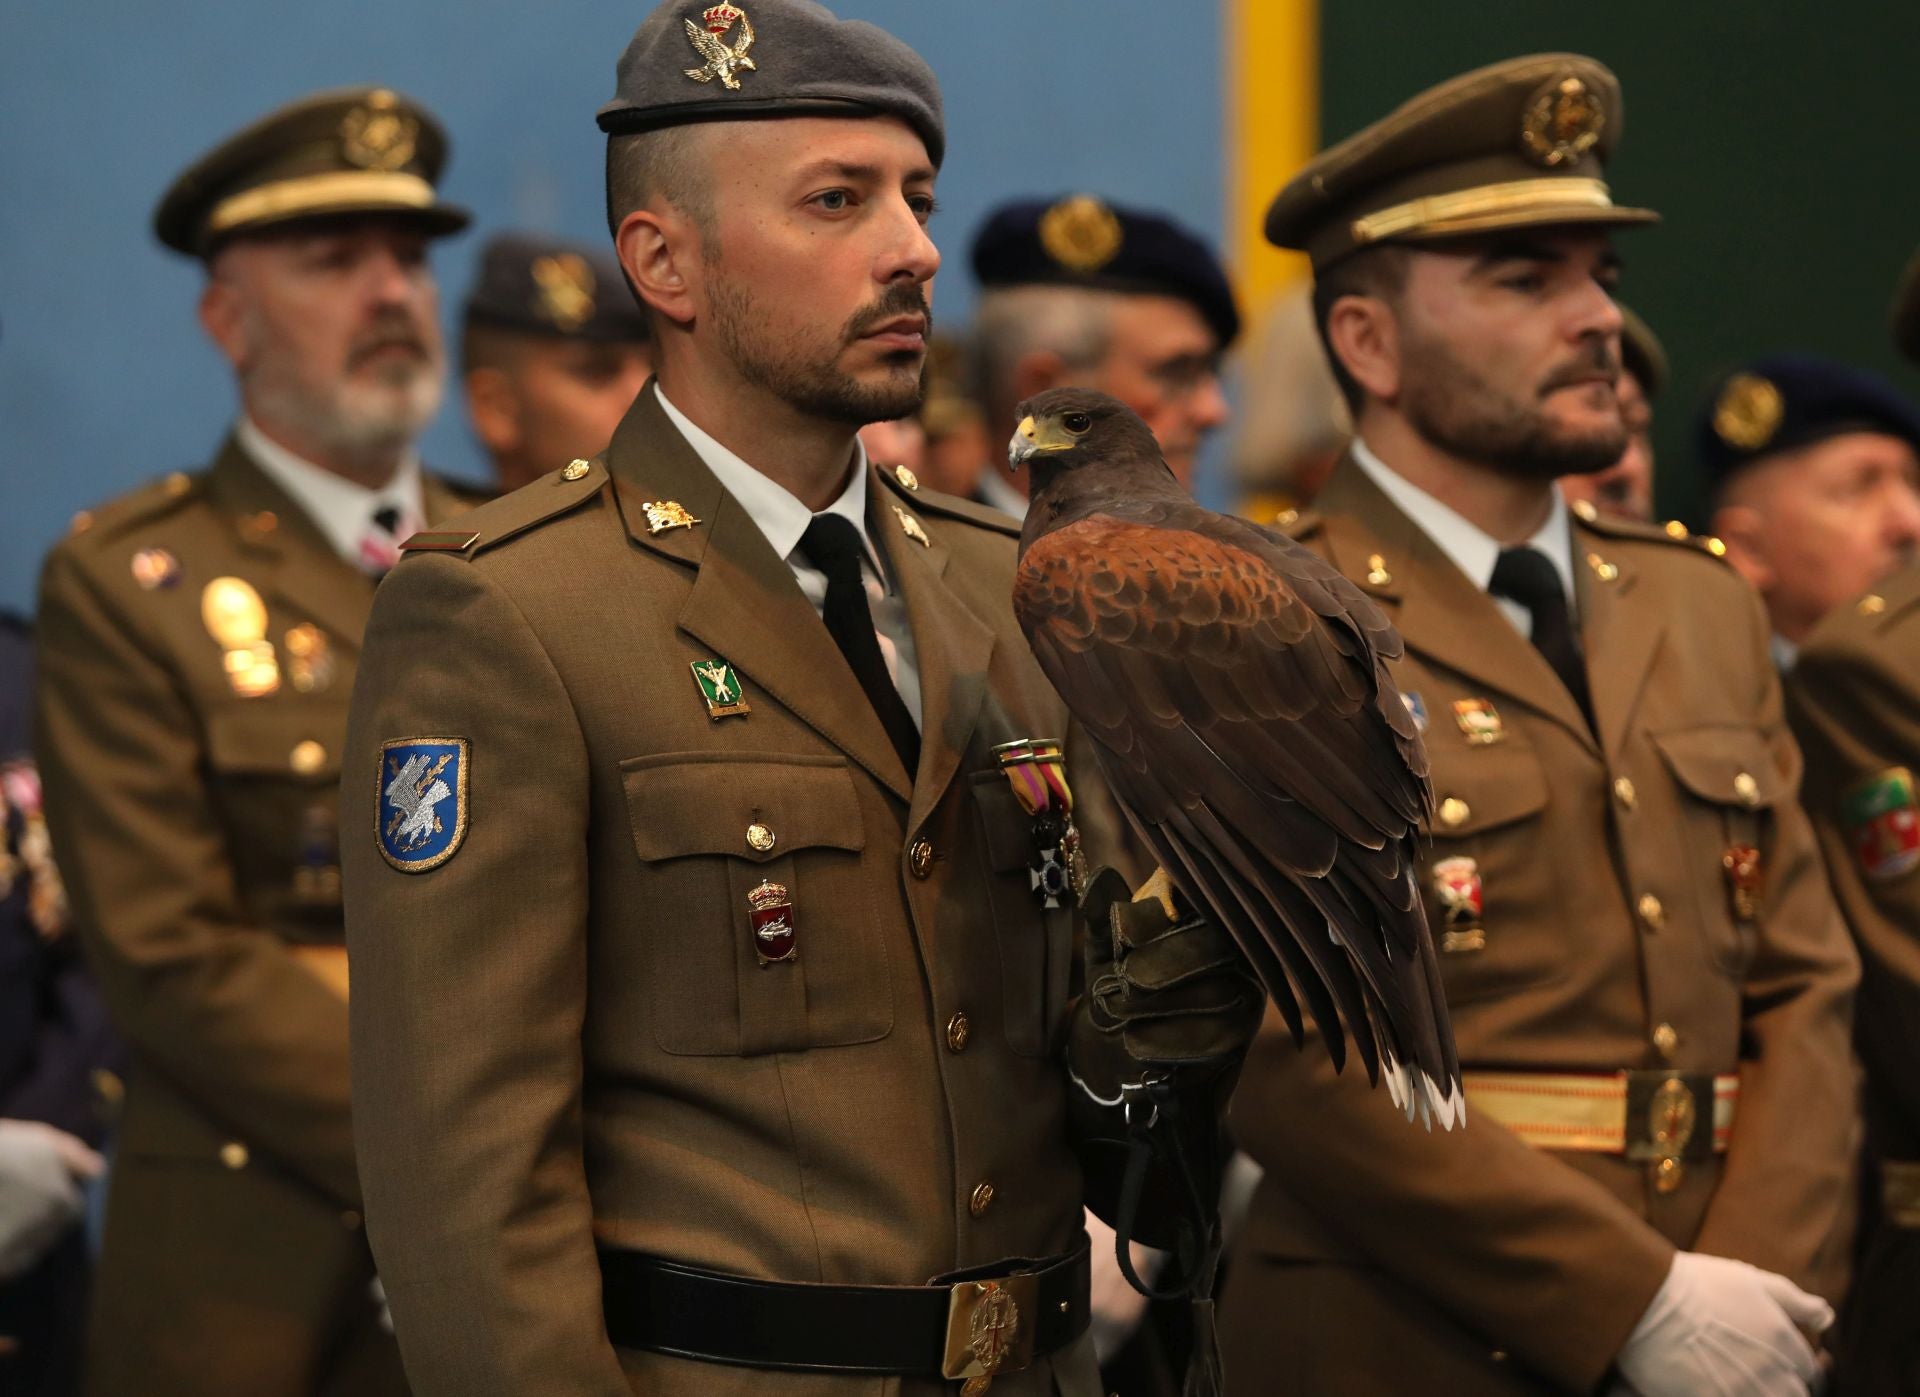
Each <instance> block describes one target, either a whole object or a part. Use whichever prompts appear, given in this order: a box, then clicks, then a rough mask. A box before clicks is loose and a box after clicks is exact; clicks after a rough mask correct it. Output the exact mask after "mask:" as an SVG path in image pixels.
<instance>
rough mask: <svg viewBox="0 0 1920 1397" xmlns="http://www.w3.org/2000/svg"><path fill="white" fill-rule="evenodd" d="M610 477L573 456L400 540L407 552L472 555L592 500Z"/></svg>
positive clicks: (600, 467) (602, 469)
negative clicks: (444, 523)
mask: <svg viewBox="0 0 1920 1397" xmlns="http://www.w3.org/2000/svg"><path fill="white" fill-rule="evenodd" d="M611 481H612V477H611V476H609V475H608V474H607V468H606V467H605V466H604V465H602V464H601V463H600V462H599V461H597V460H594V461H573V462H571V463H569V464H568V465H566V466H563V467H561V468H560V469H559V470H557V471H553V472H551V473H550V474H547V475H543V476H541V477H540V478H539V479H538V480H536V481H534V482H532V483H531V484H528V485H523V486H521V487H520V488H519V489H518V490H515V491H513V492H512V493H511V494H507V495H502V496H500V497H499V498H498V499H493V500H488V501H487V502H486V503H485V504H483V505H481V506H479V508H477V509H474V510H471V511H469V512H468V513H466V514H462V515H460V516H459V517H458V518H456V519H454V520H453V521H452V522H451V523H450V524H449V525H448V526H447V527H445V528H440V529H422V530H421V531H420V532H419V533H417V534H414V535H412V536H411V537H409V538H408V539H407V540H406V542H404V543H402V544H401V545H400V551H401V553H403V554H406V553H458V554H460V555H461V556H462V557H465V558H471V557H473V556H475V555H476V554H479V553H484V552H485V551H486V550H487V549H489V548H492V547H494V546H495V545H496V544H501V543H505V542H506V541H507V540H508V539H510V538H512V537H514V536H515V535H516V534H523V533H525V532H526V531H527V530H528V529H531V528H534V527H535V526H536V525H540V524H544V523H546V522H547V520H549V519H554V518H558V517H559V516H560V515H562V514H565V513H566V512H567V511H568V510H570V509H576V508H578V507H579V506H581V505H583V504H585V503H586V502H587V501H588V500H590V499H593V498H594V497H595V496H597V495H598V494H599V493H600V492H601V491H602V490H604V489H605V488H606V487H607V486H608V485H609V484H610V483H611Z"/></svg>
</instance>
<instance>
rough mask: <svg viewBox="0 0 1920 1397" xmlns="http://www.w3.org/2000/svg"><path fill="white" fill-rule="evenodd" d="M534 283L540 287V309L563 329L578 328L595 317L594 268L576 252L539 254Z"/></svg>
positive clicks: (535, 263)
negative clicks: (549, 255)
mask: <svg viewBox="0 0 1920 1397" xmlns="http://www.w3.org/2000/svg"><path fill="white" fill-rule="evenodd" d="M533 284H534V285H535V286H537V287H539V288H540V308H541V309H542V310H544V311H545V312H546V314H547V319H549V320H551V321H552V322H553V323H554V324H555V325H557V326H558V327H559V328H560V329H562V330H566V331H573V330H577V329H579V328H580V327H581V326H582V325H584V324H586V323H587V321H589V320H591V319H592V318H593V292H594V277H593V268H592V267H590V266H588V265H587V259H586V258H584V257H582V256H580V255H579V254H577V253H573V252H562V253H559V254H557V255H555V256H553V257H536V258H535V259H534V262H533Z"/></svg>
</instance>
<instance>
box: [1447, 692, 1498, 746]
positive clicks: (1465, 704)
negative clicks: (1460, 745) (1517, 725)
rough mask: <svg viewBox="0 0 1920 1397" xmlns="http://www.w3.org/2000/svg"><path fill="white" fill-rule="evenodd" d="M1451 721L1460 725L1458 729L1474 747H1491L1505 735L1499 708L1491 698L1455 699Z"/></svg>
mask: <svg viewBox="0 0 1920 1397" xmlns="http://www.w3.org/2000/svg"><path fill="white" fill-rule="evenodd" d="M1453 721H1454V722H1456V723H1458V724H1459V725H1460V731H1461V732H1463V733H1465V734H1466V738H1467V742H1468V743H1469V744H1470V745H1471V746H1474V747H1491V746H1492V745H1493V744H1494V743H1496V742H1500V741H1503V740H1504V739H1505V738H1506V735H1507V725H1506V724H1505V723H1504V722H1502V721H1501V719H1500V710H1499V709H1497V708H1495V707H1494V706H1493V700H1491V699H1483V698H1470V699H1455V700H1454V704H1453Z"/></svg>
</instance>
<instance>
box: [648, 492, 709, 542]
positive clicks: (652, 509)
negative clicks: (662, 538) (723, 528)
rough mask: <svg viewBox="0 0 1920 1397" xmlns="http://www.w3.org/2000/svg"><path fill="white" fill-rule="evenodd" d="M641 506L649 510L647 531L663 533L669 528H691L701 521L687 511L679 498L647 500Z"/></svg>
mask: <svg viewBox="0 0 1920 1397" xmlns="http://www.w3.org/2000/svg"><path fill="white" fill-rule="evenodd" d="M640 508H642V509H644V510H645V511H646V512H647V532H648V533H650V534H663V533H665V532H666V531H667V530H668V529H691V528H692V527H693V526H694V525H695V524H698V523H699V522H700V521H699V520H698V519H695V518H694V517H693V516H692V515H691V514H689V513H687V509H686V506H685V505H683V504H681V503H680V501H678V500H646V501H643V502H642V503H641V505H640Z"/></svg>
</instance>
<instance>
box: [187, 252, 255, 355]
mask: <svg viewBox="0 0 1920 1397" xmlns="http://www.w3.org/2000/svg"><path fill="white" fill-rule="evenodd" d="M198 309H199V315H200V328H201V329H202V330H205V331H206V333H207V338H208V339H210V340H212V341H213V343H214V346H215V347H216V348H217V349H218V350H219V351H220V352H221V354H223V355H225V356H226V360H227V362H228V363H229V364H231V365H233V368H234V372H235V373H244V372H245V371H246V367H247V363H248V361H249V360H250V359H251V358H252V354H253V347H252V345H251V344H250V343H249V339H250V337H249V336H248V334H247V308H246V300H245V297H244V296H243V294H242V293H241V291H240V288H239V287H238V286H236V285H235V284H234V283H233V282H232V281H231V280H230V279H229V278H227V277H223V276H221V275H220V274H219V273H218V272H217V271H216V272H213V273H211V274H209V275H208V277H207V284H206V285H205V286H203V287H201V288H200V305H199V307H198Z"/></svg>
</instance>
